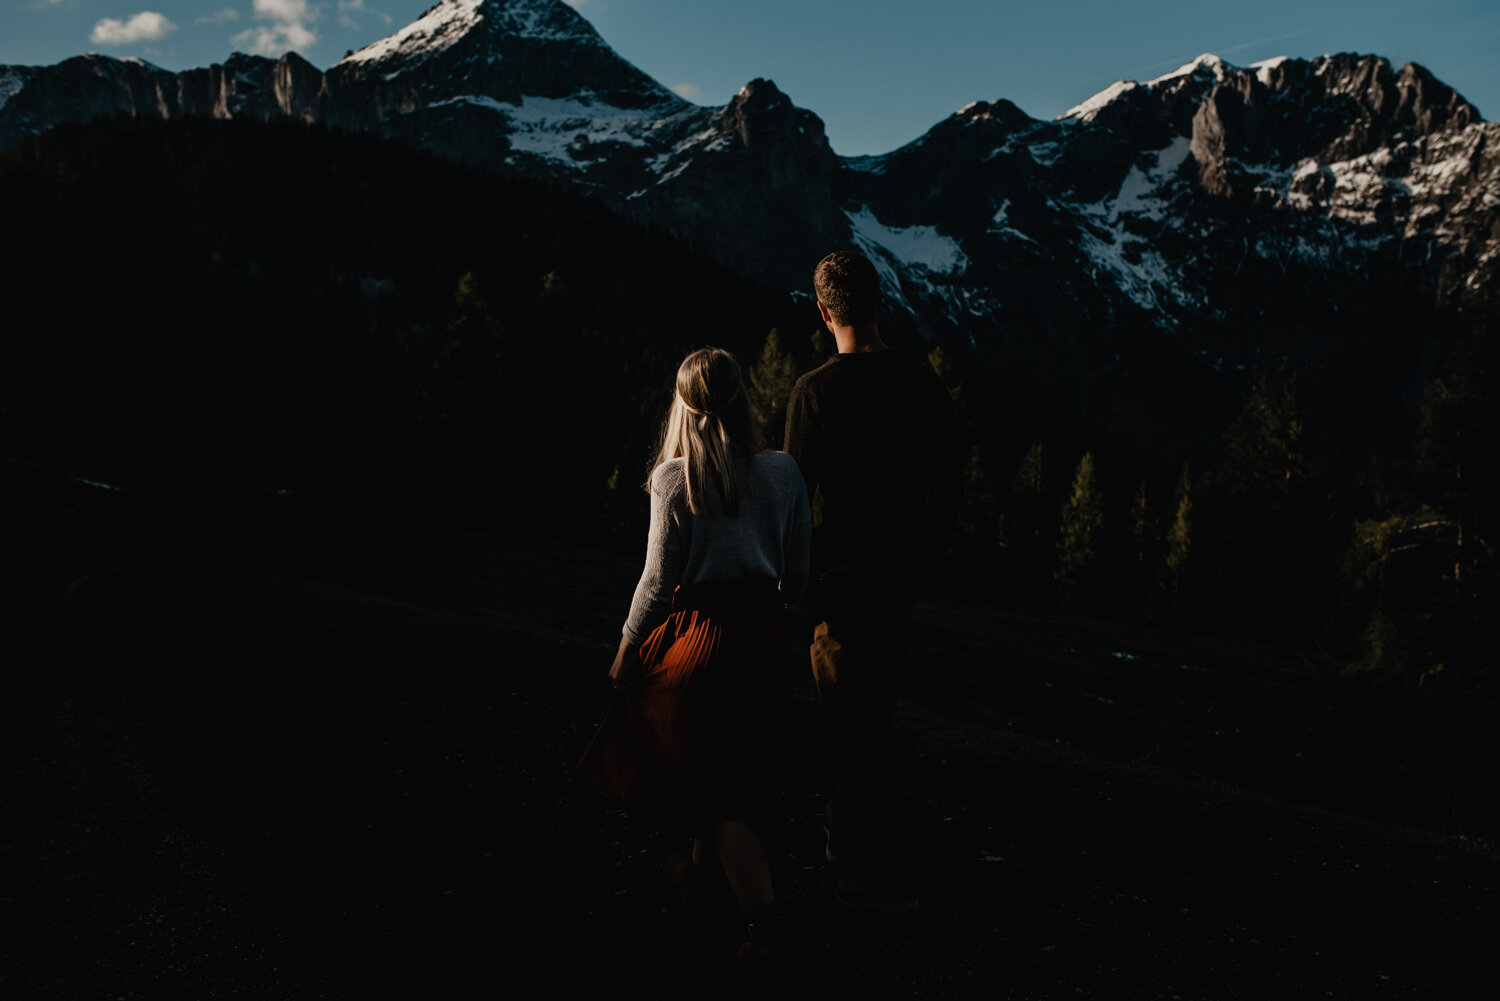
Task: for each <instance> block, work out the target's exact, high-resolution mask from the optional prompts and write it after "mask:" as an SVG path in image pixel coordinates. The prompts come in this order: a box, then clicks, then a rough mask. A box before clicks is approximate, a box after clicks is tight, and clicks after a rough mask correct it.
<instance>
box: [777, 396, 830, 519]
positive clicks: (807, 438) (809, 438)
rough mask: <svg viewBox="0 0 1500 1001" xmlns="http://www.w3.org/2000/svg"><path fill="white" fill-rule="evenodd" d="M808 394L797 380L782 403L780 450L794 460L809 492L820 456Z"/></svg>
mask: <svg viewBox="0 0 1500 1001" xmlns="http://www.w3.org/2000/svg"><path fill="white" fill-rule="evenodd" d="M810 395H811V394H810V393H809V392H808V388H807V382H806V380H805V379H798V380H797V383H796V385H794V386H793V387H792V395H791V399H789V400H787V404H786V441H785V448H784V449H783V451H785V452H786V453H787V454H788V455H790V456H791V457H792V458H793V459H796V460H797V466H798V468H800V469H801V470H802V478H803V480H805V481H806V483H807V491H808V493H809V495H810V494H811V493H812V492H813V491H814V490H816V489H817V487H818V479H819V477H820V475H821V472H822V471H821V469H820V468H819V467H820V465H821V458H822V456H821V455H820V454H819V448H818V440H817V423H816V420H815V417H814V414H813V408H812V400H811V399H810Z"/></svg>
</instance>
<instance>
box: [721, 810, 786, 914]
mask: <svg viewBox="0 0 1500 1001" xmlns="http://www.w3.org/2000/svg"><path fill="white" fill-rule="evenodd" d="M714 847H715V848H717V849H718V850H719V859H720V861H722V862H723V863H724V874H725V875H726V876H728V877H729V886H730V888H731V889H733V890H734V895H735V897H736V898H738V900H739V902H740V907H741V908H742V909H744V910H747V911H763V910H765V909H766V908H768V907H770V906H771V904H772V903H774V902H775V900H776V893H775V891H774V890H772V888H771V867H770V865H769V864H768V863H767V862H766V850H765V848H764V847H763V846H762V845H761V843H760V838H758V837H756V836H755V832H754V831H752V830H750V828H749V827H747V826H746V825H745V822H744V821H743V820H731V821H728V822H726V823H723V824H720V825H719V826H718V827H716V828H714Z"/></svg>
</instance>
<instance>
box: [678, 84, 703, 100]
mask: <svg viewBox="0 0 1500 1001" xmlns="http://www.w3.org/2000/svg"><path fill="white" fill-rule="evenodd" d="M672 93H674V94H676V95H677V96H678V97H685V98H687V99H688V100H689V101H696V100H698V98H700V97H702V96H703V89H702V88H701V87H699V86H698V85H697V84H696V83H674V84H673V85H672Z"/></svg>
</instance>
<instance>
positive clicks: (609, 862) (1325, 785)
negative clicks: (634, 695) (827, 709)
mask: <svg viewBox="0 0 1500 1001" xmlns="http://www.w3.org/2000/svg"><path fill="white" fill-rule="evenodd" d="M636 569H637V568H636V566H635V565H634V564H633V563H632V562H630V561H628V560H621V559H619V558H616V557H612V556H607V555H604V554H601V553H597V552H593V551H589V550H585V549H576V548H568V547H565V546H560V545H557V544H554V543H549V542H546V541H544V540H541V539H536V538H532V537H526V536H519V535H509V534H489V535H482V536H467V537H462V538H451V539H444V540H436V541H427V542H422V543H407V544H404V545H387V546H385V547H382V548H378V549H372V550H368V551H365V552H363V553H357V552H355V553H351V552H350V551H345V552H343V553H342V554H341V555H338V556H330V555H328V554H321V555H317V556H313V555H308V554H302V555H301V556H298V555H297V554H291V555H288V554H285V553H283V554H281V555H278V556H274V557H273V556H270V555H267V554H257V553H254V552H246V553H240V554H238V555H234V556H223V555H221V556H217V557H215V558H213V559H206V558H182V559H169V560H165V561H160V562H155V563H145V564H138V565H133V566H126V567H124V568H119V569H111V570H103V571H100V572H98V573H95V574H94V575H92V576H90V577H88V578H86V579H83V580H80V581H77V582H75V583H73V584H72V585H71V586H70V587H69V588H68V589H67V592H66V594H63V593H61V592H60V590H59V591H58V592H56V593H53V592H49V593H47V594H45V595H42V596H40V597H38V598H37V600H36V603H35V606H34V608H33V609H32V611H33V612H34V614H33V618H34V619H37V620H40V619H42V618H43V617H44V616H46V615H55V622H54V624H52V625H50V626H46V627H45V628H43V627H41V626H38V627H37V628H36V629H35V631H34V632H28V631H26V630H24V629H22V630H19V631H17V630H13V631H12V637H11V638H12V639H18V638H19V639H18V642H16V644H15V645H16V646H17V647H19V648H20V655H19V656H18V657H17V659H16V662H15V669H17V670H16V673H15V674H14V675H13V676H12V678H11V679H10V680H9V681H8V682H7V683H6V684H7V687H6V690H5V691H6V702H7V705H6V709H5V712H4V720H3V722H4V724H5V735H4V741H5V755H6V761H7V769H6V772H5V775H4V778H3V781H4V785H3V787H0V792H3V795H4V802H5V804H6V806H5V809H4V811H3V813H4V814H5V817H4V820H3V821H0V823H3V828H0V840H3V846H0V852H3V854H0V861H3V864H4V866H5V868H6V883H5V887H4V890H3V895H4V897H5V916H4V922H5V924H4V935H5V939H4V957H5V958H4V962H3V966H0V973H3V976H4V979H3V980H0V995H4V996H5V997H8V998H18V999H19V998H29V997H37V998H105V997H108V998H143V999H157V998H189V997H191V998H219V997H246V998H295V999H302V998H320V997H326V998H364V997H371V996H401V997H413V998H415V997H433V998H450V997H451V998H459V997H501V996H506V997H508V996H522V997H524V996H537V997H541V996H571V994H572V993H574V992H575V991H576V990H578V989H584V988H593V987H599V988H603V989H606V990H608V991H610V992H611V993H612V994H614V995H616V996H620V995H623V996H637V995H648V994H649V995H653V996H687V997H695V998H697V997H705V998H712V997H760V996H772V995H783V996H804V995H805V996H818V997H932V998H948V997H997V996H998V997H1012V998H1048V999H1053V998H1074V997H1080V996H1092V997H1104V998H1164V999H1170V998H1182V999H1211V998H1284V997H1335V998H1384V997H1410V998H1422V999H1430V998H1439V997H1451V998H1479V997H1484V996H1490V991H1492V990H1493V988H1494V987H1495V986H1496V971H1495V965H1494V961H1493V947H1494V941H1495V938H1494V936H1495V932H1496V929H1497V927H1500V924H1497V920H1496V919H1497V897H1496V892H1495V891H1496V885H1497V878H1496V877H1497V873H1500V865H1497V861H1496V858H1495V855H1494V853H1493V851H1492V850H1491V849H1490V848H1489V847H1488V845H1487V844H1484V843H1478V842H1475V841H1472V840H1463V839H1460V838H1459V837H1457V836H1441V835H1438V834H1433V833H1425V832H1423V831H1421V830H1418V829H1417V828H1415V827H1405V826H1398V825H1395V824H1391V823H1386V822H1376V821H1371V820H1362V819H1354V818H1353V817H1351V816H1348V815H1343V814H1339V813H1336V812H1331V811H1329V810H1326V809H1324V808H1321V807H1320V806H1314V805H1311V804H1314V803H1317V804H1322V805H1324V806H1326V805H1328V804H1334V805H1337V804H1339V803H1340V802H1341V800H1340V797H1341V796H1343V795H1346V794H1347V795H1349V796H1356V797H1358V798H1361V799H1368V793H1369V790H1368V789H1365V788H1363V784H1367V780H1366V779H1363V778H1362V777H1361V761H1360V753H1359V751H1358V750H1357V749H1348V748H1342V749H1341V748H1339V747H1337V746H1331V745H1329V743H1328V742H1327V741H1326V740H1325V739H1324V738H1323V737H1321V736H1320V734H1321V733H1322V732H1323V730H1324V728H1325V727H1326V726H1327V724H1328V719H1329V714H1330V713H1336V712H1337V711H1338V709H1337V707H1333V708H1330V705H1329V703H1328V700H1327V698H1326V696H1325V695H1324V694H1323V693H1321V692H1320V690H1319V689H1318V687H1317V685H1315V684H1313V683H1312V682H1310V681H1309V680H1308V678H1309V671H1308V667H1307V665H1305V664H1302V663H1300V661H1299V658H1297V657H1296V656H1294V655H1290V654H1287V653H1285V652H1283V651H1276V650H1270V649H1261V648H1257V647H1253V646H1250V645H1246V644H1239V645H1230V644H1222V643H1220V644H1215V643H1210V642H1209V641H1205V640H1202V639H1195V638H1193V637H1190V636H1185V635H1181V634H1176V633H1172V632H1169V631H1165V630H1153V629H1145V628H1139V629H1137V628H1126V627H1121V626H1112V625H1106V624H1101V623H1096V622H1091V621H1088V620H1082V619H1070V618H1066V617H1062V616H1056V615H1034V614H1030V613H1022V612H1019V611H1012V610H1007V609H998V608H976V607H966V606H962V605H958V604H952V603H940V604H930V605H925V606H923V607H922V608H921V610H920V614H919V616H918V622H917V628H916V637H915V644H916V661H917V663H918V664H919V666H920V671H919V673H918V674H917V675H916V676H914V677H913V679H912V681H911V684H910V685H909V688H908V694H907V698H906V700H905V704H904V707H903V711H902V715H901V718H900V719H901V722H900V739H901V745H902V747H903V749H904V759H903V761H904V764H903V771H904V779H903V781H904V785H905V788H906V790H907V791H908V796H907V798H906V800H905V802H904V807H905V810H904V813H905V815H906V817H907V818H908V822H909V825H910V833H911V840H912V843H913V845H914V846H915V847H916V849H917V855H916V872H917V875H918V880H919V887H920V890H921V897H922V909H921V911H920V913H919V914H917V915H916V916H914V917H910V918H900V919H892V918H887V919H876V918H872V917H868V916H865V915H863V914H859V913H855V912H851V911H849V910H847V909H845V908H843V907H841V906H840V905H839V904H838V903H836V902H835V901H834V900H833V898H832V895H831V892H830V886H829V874H828V873H827V872H826V871H825V866H824V865H823V864H822V860H821V847H822V846H821V841H820V839H819V837H818V833H817V820H818V817H819V815H820V810H821V803H822V796H823V794H824V791H825V785H824V775H823V771H822V766H821V763H822V761H823V760H824V757H823V752H822V750H821V748H820V746H819V744H820V737H819V733H818V730H817V727H816V725H815V716H814V710H813V706H812V704H811V701H810V696H811V692H810V685H808V684H807V683H806V680H805V679H803V678H802V674H801V672H799V674H798V677H799V691H798V702H797V705H796V713H795V719H794V725H793V727H792V732H791V739H790V746H789V748H788V751H789V760H790V761H791V762H792V764H793V767H791V768H790V769H789V770H788V774H787V776H786V783H785V787H786V790H787V796H786V806H787V808H788V809H787V812H788V815H789V817H790V818H791V823H790V824H789V825H788V829H787V832H786V836H785V845H786V849H787V851H786V854H785V862H784V863H783V864H782V865H781V866H780V868H779V870H778V871H777V874H776V875H777V877H778V880H779V884H780V886H781V887H782V889H783V894H784V897H785V899H786V900H787V901H788V903H789V909H790V912H791V919H792V922H793V930H794V936H795V937H794V945H795V950H794V952H793V954H792V956H791V958H790V959H789V961H788V963H787V964H786V967H785V969H784V970H782V971H781V972H780V973H778V974H776V975H774V976H772V977H770V978H769V979H767V978H761V979H747V978H745V977H744V976H743V975H741V974H740V973H739V971H737V970H736V969H735V968H734V967H733V964H732V963H730V962H728V961H727V958H728V955H729V949H730V947H731V946H732V944H733V942H734V941H735V940H736V939H735V933H736V928H735V924H734V915H733V913H732V909H731V906H730V904H729V902H728V899H727V895H726V897H725V899H723V900H721V901H720V902H719V904H720V909H719V910H718V911H717V912H715V916H714V917H712V918H710V919H708V920H706V921H702V922H686V921H684V920H682V918H681V917H680V916H679V915H678V914H677V913H676V912H675V910H673V909H672V908H671V907H670V906H669V898H668V895H667V893H666V890H665V886H664V884H663V883H662V881H661V880H660V875H659V873H660V868H659V867H660V861H661V858H662V857H663V856H664V855H665V853H666V852H667V851H669V850H676V849H678V848H680V847H681V846H679V845H677V844H675V843H671V842H667V841H664V840H663V839H662V838H661V837H660V836H658V835H657V834H656V833H655V832H653V831H651V830H648V829H645V828H643V827H642V826H640V825H639V824H638V823H636V822H635V821H634V820H632V818H630V817H629V816H627V815H625V814H623V813H621V812H620V811H618V810H616V809H613V808H611V807H609V806H607V805H606V804H605V803H603V802H602V801H601V800H600V799H599V798H598V797H596V796H595V794H594V793H593V792H592V791H591V790H589V789H587V788H583V787H581V786H580V785H579V784H578V783H576V782H575V781H574V780H573V778H572V773H571V766H572V763H573V762H574V760H575V759H576V757H577V755H578V754H579V752H580V751H581V749H582V748H583V746H584V745H585V743H586V742H587V740H588V737H589V735H590V734H591V732H592V728H593V726H594V724H595V723H596V722H597V721H598V719H599V718H600V717H601V716H602V714H603V712H604V711H605V709H606V708H607V707H608V705H609V701H610V698H611V696H610V694H609V692H608V691H607V688H606V685H605V682H604V671H605V668H606V666H607V664H608V659H609V656H610V653H611V651H612V648H613V645H614V643H615V638H616V637H617V636H618V627H619V620H620V617H621V616H622V615H623V613H624V610H625V607H626V605H627V604H628V600H629V594H630V589H631V587H632V585H633V583H634V576H635V573H636ZM36 624H37V623H35V622H34V623H33V625H36Z"/></svg>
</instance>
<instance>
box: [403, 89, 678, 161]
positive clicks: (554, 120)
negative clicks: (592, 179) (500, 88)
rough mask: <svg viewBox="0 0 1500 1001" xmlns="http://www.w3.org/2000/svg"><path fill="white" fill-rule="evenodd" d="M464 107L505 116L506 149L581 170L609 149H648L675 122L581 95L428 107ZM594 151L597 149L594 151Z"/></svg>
mask: <svg viewBox="0 0 1500 1001" xmlns="http://www.w3.org/2000/svg"><path fill="white" fill-rule="evenodd" d="M451 104H467V105H470V106H473V107H478V108H486V109H488V110H490V111H494V112H498V113H499V114H501V115H504V116H505V118H506V119H507V121H509V123H510V127H511V132H510V135H509V137H508V138H509V140H510V148H511V149H512V150H513V151H515V152H517V153H528V154H530V155H532V156H539V157H542V158H544V159H547V160H552V161H555V162H557V163H561V164H564V165H566V166H568V167H572V168H574V169H578V170H581V169H583V168H585V167H588V166H591V165H592V164H593V163H595V162H596V161H598V160H601V159H603V158H605V157H607V156H608V155H609V154H610V152H611V150H610V147H617V146H634V147H636V148H640V149H646V148H650V147H651V145H652V143H651V141H650V140H651V139H652V138H653V136H654V134H656V133H659V132H661V131H662V130H665V129H668V128H670V126H671V125H672V123H673V122H674V119H673V118H671V117H667V118H663V117H661V116H660V115H659V114H658V113H657V111H656V110H655V109H650V108H643V109H629V108H617V107H615V106H613V105H611V104H608V103H604V102H602V101H601V102H599V103H595V102H594V100H593V97H592V95H591V94H590V93H589V92H587V91H583V92H580V93H578V94H574V95H573V96H572V97H531V96H529V95H528V96H523V97H522V98H521V103H520V104H511V103H508V102H505V101H497V100H495V99H494V98H493V97H486V96H484V95H482V94H461V95H459V96H457V97H450V98H448V99H446V100H443V101H437V102H434V103H433V104H432V105H430V107H434V108H437V107H442V106H444V105H451ZM595 147H598V148H597V149H596V148H595Z"/></svg>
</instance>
